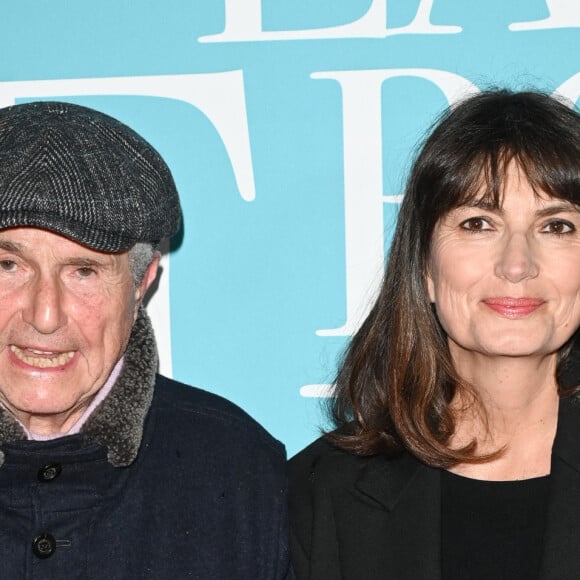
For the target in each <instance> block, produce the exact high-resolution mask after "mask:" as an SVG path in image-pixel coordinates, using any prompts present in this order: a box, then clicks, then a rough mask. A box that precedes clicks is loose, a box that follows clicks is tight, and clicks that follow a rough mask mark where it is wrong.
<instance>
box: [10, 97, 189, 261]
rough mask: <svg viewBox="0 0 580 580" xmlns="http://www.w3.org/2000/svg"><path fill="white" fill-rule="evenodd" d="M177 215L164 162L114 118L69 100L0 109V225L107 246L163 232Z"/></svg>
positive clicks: (172, 228)
mask: <svg viewBox="0 0 580 580" xmlns="http://www.w3.org/2000/svg"><path fill="white" fill-rule="evenodd" d="M180 221H181V209H180V205H179V197H178V194H177V190H176V188H175V183H174V181H173V177H172V176H171V172H170V171H169V168H168V167H167V164H166V163H165V161H163V159H162V158H161V156H160V155H159V153H157V151H156V150H155V149H154V148H153V147H152V146H151V145H150V144H149V143H148V142H147V141H145V139H143V138H142V137H141V136H140V135H138V134H137V133H136V132H135V131H133V130H132V129H130V128H129V127H127V126H126V125H124V124H123V123H121V122H120V121H118V120H116V119H114V118H113V117H109V116H108V115H105V114H103V113H101V112H99V111H95V110H93V109H89V108H87V107H81V106H79V105H73V104H70V103H60V102H34V103H27V104H22V105H15V106H13V107H7V108H5V109H0V229H3V228H10V227H17V226H33V227H38V228H43V229H46V230H50V231H54V232H56V233H59V234H61V235H63V236H66V237H67V238H70V239H72V240H74V241H76V242H79V243H80V244H83V245H85V246H88V247H90V248H93V249H95V250H100V251H103V252H111V253H112V252H120V251H125V250H128V249H129V248H131V247H132V246H133V245H134V244H135V243H136V242H152V243H156V242H159V241H161V240H162V239H164V238H169V237H171V236H172V235H173V234H175V233H176V232H177V230H178V229H179V225H180Z"/></svg>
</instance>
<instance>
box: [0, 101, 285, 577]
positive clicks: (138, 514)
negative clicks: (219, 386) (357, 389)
mask: <svg viewBox="0 0 580 580" xmlns="http://www.w3.org/2000/svg"><path fill="white" fill-rule="evenodd" d="M180 215H181V212H180V207H179V200H178V196H177V192H176V190H175V185H174V183H173V179H172V177H171V174H170V172H169V169H168V168H167V166H166V164H165V163H164V161H163V160H162V159H161V157H160V156H159V154H158V153H157V152H156V151H155V150H154V149H153V148H152V147H151V145H150V144H148V143H147V142H146V141H145V140H143V139H142V138H141V137H140V136H139V135H137V134H136V133H135V132H133V131H132V130H131V129H129V128H128V127H127V126H125V125H123V124H122V123H120V122H119V121H117V120H115V119H113V118H111V117H109V116H107V115H104V114H102V113H99V112H97V111H94V110H92V109H87V108H85V107H80V106H77V105H72V104H65V103H57V102H38V103H30V104H24V105H17V106H14V107H9V108H7V109H2V110H0V463H1V466H0V522H1V523H0V576H1V577H2V578H6V579H9V580H15V579H19V578H41V579H43V580H47V579H63V580H64V579H66V580H72V579H79V580H80V579H82V580H87V579H98V580H101V579H135V580H143V579H145V578H154V579H156V580H163V579H171V580H180V579H184V578H200V579H209V578H215V579H220V580H223V579H230V578H232V579H235V578H240V579H242V578H243V579H248V580H249V579H251V580H256V579H258V578H265V579H266V578H267V579H275V578H287V577H289V576H290V575H291V572H289V571H288V555H287V539H286V507H285V478H284V450H283V448H282V446H281V445H280V444H279V443H278V442H277V441H275V440H274V439H272V438H271V437H270V436H269V435H268V434H267V433H266V432H265V431H264V430H263V429H262V428H260V427H259V426H258V425H257V424H256V423H255V422H254V421H253V420H252V419H250V418H249V417H248V416H247V415H246V414H245V413H243V412H242V411H241V410H240V409H238V408H237V407H235V406H234V405H232V404H231V403H228V402H227V401H225V400H223V399H221V398H219V397H217V396H215V395H211V394H209V393H206V392H203V391H200V390H198V389H195V388H192V387H187V386H184V385H181V384H179V383H176V382H174V381H171V380H169V379H167V378H164V377H161V376H159V375H156V369H157V352H156V347H155V340H154V337H153V332H152V329H151V325H150V323H149V320H148V318H147V315H146V313H145V310H144V309H143V307H142V302H143V297H144V295H145V294H146V292H147V289H148V288H149V287H150V286H151V284H152V283H153V281H154V280H155V277H156V275H157V267H158V262H159V254H158V252H157V251H156V247H157V244H158V242H159V241H160V240H162V239H164V238H168V237H170V236H172V235H173V234H174V233H175V232H176V230H177V229H178V227H179V223H180Z"/></svg>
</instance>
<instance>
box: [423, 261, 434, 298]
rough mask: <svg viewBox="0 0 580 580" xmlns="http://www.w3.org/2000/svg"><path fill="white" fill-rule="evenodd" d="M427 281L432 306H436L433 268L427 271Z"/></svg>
mask: <svg viewBox="0 0 580 580" xmlns="http://www.w3.org/2000/svg"><path fill="white" fill-rule="evenodd" d="M425 279H426V280H427V292H428V293H429V300H430V301H431V303H432V304H435V284H434V282H433V276H432V275H431V267H430V266H429V269H428V270H427V273H426V274H425Z"/></svg>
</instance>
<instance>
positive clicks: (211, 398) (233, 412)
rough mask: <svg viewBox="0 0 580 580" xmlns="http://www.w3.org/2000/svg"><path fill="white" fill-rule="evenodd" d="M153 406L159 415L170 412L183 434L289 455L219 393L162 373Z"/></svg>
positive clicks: (175, 425) (264, 430)
mask: <svg viewBox="0 0 580 580" xmlns="http://www.w3.org/2000/svg"><path fill="white" fill-rule="evenodd" d="M152 408H153V410H154V412H155V413H157V414H166V415H167V420H168V421H170V422H171V423H170V424H171V425H172V426H173V428H175V429H179V430H180V431H181V432H182V433H183V436H191V437H193V436H195V437H196V438H204V439H210V440H211V441H212V442H213V444H214V445H219V444H220V443H221V444H222V445H224V444H229V445H235V446H240V447H241V446H246V445H250V446H251V448H252V449H255V448H256V447H259V448H263V449H264V450H270V452H271V453H272V454H274V455H280V456H282V457H285V450H284V446H283V445H282V444H281V443H280V442H279V441H277V440H276V439H275V438H274V437H272V435H270V433H268V431H266V429H264V427H262V426H261V425H260V424H259V423H258V422H257V421H256V420H255V419H253V418H252V417H251V416H250V415H249V414H248V413H247V412H246V411H244V410H243V409H241V408H240V407H238V406H237V405H236V404H235V403H232V402H231V401H229V400H227V399H225V398H224V397H221V396H219V395H216V394H215V393H210V392H208V391H205V390H203V389H200V388H198V387H193V386H189V385H186V384H184V383H181V382H179V381H176V380H173V379H169V378H167V377H164V376H162V375H158V376H157V381H156V385H155V393H154V399H153V405H152ZM164 423H165V421H164ZM165 424H166V425H167V423H165ZM165 429H166V427H164V430H165ZM250 451H251V450H250Z"/></svg>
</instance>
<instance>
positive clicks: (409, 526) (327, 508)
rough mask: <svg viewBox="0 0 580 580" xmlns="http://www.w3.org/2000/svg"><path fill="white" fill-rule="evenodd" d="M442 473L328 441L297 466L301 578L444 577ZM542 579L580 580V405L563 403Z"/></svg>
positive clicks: (294, 516) (295, 541)
mask: <svg viewBox="0 0 580 580" xmlns="http://www.w3.org/2000/svg"><path fill="white" fill-rule="evenodd" d="M440 486H441V482H440V471H439V470H438V469H436V468H431V467H428V466H426V465H424V464H423V463H420V462H419V461H417V460H416V459H415V458H414V457H412V456H411V455H409V454H408V453H403V454H401V455H399V456H397V457H396V458H391V459H388V458H385V457H382V456H374V457H365V458H360V457H355V456H353V455H351V454H348V453H345V452H343V451H339V450H337V449H334V448H333V447H331V446H330V445H329V444H328V443H326V442H325V441H323V440H318V441H316V442H315V443H313V444H312V445H310V446H309V447H307V448H306V449H305V450H304V451H302V452H301V453H299V454H298V455H297V456H296V457H294V458H293V459H292V460H291V461H290V518H291V547H292V551H293V559H294V567H295V571H296V577H297V579H298V580H339V579H340V580H374V579H377V580H379V579H380V580H407V579H408V580H440V578H441V564H440ZM544 542H545V543H544V554H543V557H542V566H541V573H540V577H539V578H540V580H567V579H569V580H578V579H580V402H579V401H577V400H574V399H567V400H562V401H561V403H560V411H559V418H558V430H557V434H556V439H555V441H554V446H553V449H552V468H551V478H550V495H549V504H548V516H547V522H546V535H545V541H544Z"/></svg>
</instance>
